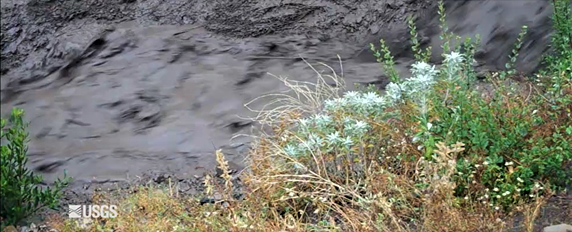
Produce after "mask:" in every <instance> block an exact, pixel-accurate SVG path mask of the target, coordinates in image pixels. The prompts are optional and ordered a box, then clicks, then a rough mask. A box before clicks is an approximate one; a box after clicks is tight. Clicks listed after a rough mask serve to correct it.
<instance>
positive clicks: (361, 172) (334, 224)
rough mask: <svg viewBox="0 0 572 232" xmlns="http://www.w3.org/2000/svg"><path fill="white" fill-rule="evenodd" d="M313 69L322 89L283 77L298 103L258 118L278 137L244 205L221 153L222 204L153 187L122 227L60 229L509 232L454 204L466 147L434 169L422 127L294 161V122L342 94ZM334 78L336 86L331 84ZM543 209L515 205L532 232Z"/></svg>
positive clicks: (257, 156)
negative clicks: (415, 136)
mask: <svg viewBox="0 0 572 232" xmlns="http://www.w3.org/2000/svg"><path fill="white" fill-rule="evenodd" d="M311 67H312V66H311ZM325 67H326V68H327V69H328V70H330V71H332V72H333V69H331V68H330V67H327V66H325ZM312 68H313V69H314V71H315V72H316V74H317V75H318V82H317V83H300V82H292V81H288V79H287V78H283V77H277V78H278V79H279V80H281V81H283V82H284V83H285V84H286V85H287V86H289V87H290V88H291V89H292V90H293V92H294V94H293V95H294V96H292V94H281V95H273V96H271V97H274V98H276V99H275V100H273V101H271V104H270V105H272V104H278V105H279V106H278V107H276V106H275V107H270V105H268V107H270V109H268V108H267V107H265V108H264V109H262V110H256V112H258V113H259V114H258V117H257V118H256V119H257V120H258V121H259V122H261V123H262V124H264V125H269V126H270V127H271V128H272V132H271V133H268V134H262V135H261V136H259V137H257V139H256V141H255V143H254V145H253V148H252V149H251V151H250V154H249V157H248V160H247V165H248V166H247V169H246V170H245V171H244V172H243V173H242V174H241V175H242V176H241V179H242V180H243V184H244V188H243V192H244V194H245V199H243V200H240V201H237V200H234V199H233V197H232V189H233V182H232V181H231V178H232V177H231V176H230V175H229V174H228V171H229V170H228V169H229V168H228V165H227V163H226V160H225V159H224V155H223V154H222V152H220V151H217V152H216V160H217V162H218V164H219V169H221V170H223V175H221V176H219V177H212V176H207V177H206V178H205V186H206V189H207V191H206V192H205V195H206V196H209V197H214V198H215V199H217V200H218V201H217V202H216V203H215V204H200V201H199V200H198V199H189V198H185V197H180V196H177V195H176V194H175V193H176V192H177V191H176V190H175V188H176V186H171V185H169V186H165V187H163V188H157V187H145V188H140V189H138V190H137V191H134V192H133V193H131V194H128V195H127V197H124V198H120V199H112V200H113V201H115V202H116V204H117V205H118V208H119V209H120V212H119V216H118V217H117V218H115V219H107V220H100V221H98V222H97V223H92V224H91V225H89V226H84V228H83V229H82V228H81V226H79V225H78V223H77V222H75V221H71V220H61V219H54V220H51V221H52V224H53V226H54V227H55V228H57V229H58V230H59V231H78V230H86V231H388V232H389V231H403V232H405V231H503V230H505V229H507V228H509V227H510V226H509V225H510V224H509V223H507V222H509V220H508V219H509V218H511V216H512V215H511V214H510V215H505V214H503V213H502V212H499V211H495V210H493V209H491V207H487V206H486V204H483V203H482V202H474V201H472V200H470V199H466V200H463V199H459V198H457V197H455V196H454V189H455V187H456V186H455V183H454V182H453V181H452V180H451V176H452V175H453V174H454V173H455V171H456V169H455V166H456V160H457V157H456V156H457V154H459V153H460V152H462V151H463V150H464V144H462V143H456V144H453V145H450V146H446V145H445V144H443V143H439V144H438V150H437V151H436V153H437V154H438V155H436V156H435V157H434V158H435V159H434V160H433V161H431V162H429V161H426V160H424V159H423V158H422V156H423V154H422V153H421V152H420V151H418V150H417V148H416V146H415V145H413V144H411V143H409V142H407V141H410V135H409V134H408V133H407V132H406V131H407V130H406V129H407V128H415V127H416V125H415V122H403V121H389V122H384V123H380V122H371V123H372V125H374V126H373V128H372V132H371V133H370V134H371V136H372V139H370V140H364V143H362V144H359V145H357V146H355V148H354V149H355V152H356V153H357V154H359V155H357V156H353V157H345V156H344V157H340V156H343V155H341V154H336V153H320V154H317V153H314V154H312V155H311V157H310V158H308V159H294V158H292V157H290V156H288V155H286V154H285V153H284V152H283V149H282V148H281V147H283V146H284V144H285V143H286V141H288V140H291V139H298V138H295V137H294V135H293V133H291V128H292V126H293V124H292V122H293V121H295V120H296V119H298V118H300V117H302V116H303V115H306V114H314V113H317V112H319V109H320V108H321V104H322V103H323V101H324V100H325V99H327V98H330V97H336V96H338V93H339V91H340V90H341V87H342V86H343V81H342V80H341V77H339V76H338V75H336V74H335V73H333V74H332V75H325V74H323V72H320V71H317V69H315V68H314V67H312ZM328 78H329V79H332V80H333V81H334V83H335V86H334V87H332V86H331V85H329V84H328V83H327V82H326V79H328ZM264 97H269V96H264ZM252 110H253V111H255V110H254V109H252ZM398 110H402V111H407V110H408V108H407V106H405V107H403V108H402V109H398ZM366 141H375V143H368V142H366ZM292 162H295V163H298V164H299V165H300V166H302V167H303V168H302V169H301V171H300V170H297V169H293V168H292V165H291V164H292ZM469 194H470V193H469ZM215 195H218V196H219V197H215ZM108 200H109V199H105V198H102V199H96V200H95V202H101V201H108ZM544 202H545V198H538V199H537V201H536V202H532V203H528V204H521V205H519V206H518V207H516V208H517V210H516V211H514V212H513V213H518V212H521V213H523V214H524V215H525V217H524V218H525V220H524V224H525V225H524V226H523V227H522V229H523V230H526V231H532V228H533V223H534V219H535V218H536V217H537V216H538V211H539V207H540V206H541V205H542V204H543V203H544ZM94 225H99V226H94Z"/></svg>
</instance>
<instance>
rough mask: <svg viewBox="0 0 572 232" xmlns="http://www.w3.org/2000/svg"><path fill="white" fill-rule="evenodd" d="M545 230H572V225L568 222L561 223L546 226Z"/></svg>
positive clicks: (565, 231)
mask: <svg viewBox="0 0 572 232" xmlns="http://www.w3.org/2000/svg"><path fill="white" fill-rule="evenodd" d="M542 231H543V232H572V226H571V225H567V224H560V225H554V226H548V227H544V230H542Z"/></svg>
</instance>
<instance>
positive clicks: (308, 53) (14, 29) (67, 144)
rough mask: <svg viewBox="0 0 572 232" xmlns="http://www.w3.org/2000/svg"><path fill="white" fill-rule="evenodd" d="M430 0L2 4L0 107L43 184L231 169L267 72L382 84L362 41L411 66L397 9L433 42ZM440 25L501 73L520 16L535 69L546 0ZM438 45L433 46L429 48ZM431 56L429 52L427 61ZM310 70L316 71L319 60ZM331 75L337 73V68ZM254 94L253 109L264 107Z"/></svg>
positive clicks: (458, 13)
mask: <svg viewBox="0 0 572 232" xmlns="http://www.w3.org/2000/svg"><path fill="white" fill-rule="evenodd" d="M435 5H436V2H435V1H413V0H394V1H374V0H363V1H357V2H356V1H353V0H347V1H346V0H315V1H285V0H284V1H271V0H267V1H246V0H245V1H232V2H230V1H222V0H218V1H177V0H172V1H158V0H157V1H154V0H152V1H151V0H147V1H141V0H140V1H125V0H116V1H100V0H90V1H63V0H52V1H40V0H35V1H25V0H20V1H16V0H12V1H3V2H2V22H1V32H2V38H1V47H2V63H1V66H2V74H3V75H2V114H3V115H4V114H5V113H6V112H7V111H9V110H10V108H11V107H20V108H23V109H25V110H26V114H27V119H28V120H29V121H30V122H31V124H30V136H31V139H32V141H31V143H30V154H29V157H30V165H31V167H32V168H33V169H34V170H36V171H37V172H39V173H42V174H44V176H46V178H47V180H48V181H50V180H53V178H54V177H55V176H56V175H59V174H61V173H62V172H63V170H66V171H67V173H68V174H69V175H70V176H73V177H74V178H75V183H87V182H109V183H112V182H122V181H125V180H128V179H132V178H133V177H134V176H138V175H141V174H142V173H145V172H146V171H149V170H155V171H161V172H165V173H173V174H177V175H180V176H183V177H181V178H184V177H189V178H190V177H192V176H194V175H201V174H202V173H204V172H205V171H206V170H212V169H213V167H214V155H213V153H214V150H215V149H218V148H222V149H223V150H224V151H225V153H226V154H227V157H228V159H229V160H230V162H231V163H233V166H234V168H236V169H240V168H241V166H242V159H243V157H244V154H245V152H246V151H247V149H248V144H249V141H250V139H249V138H248V137H239V138H237V139H234V140H232V141H231V138H232V137H233V136H235V135H239V134H244V133H250V126H252V125H253V124H252V123H251V122H250V121H248V120H247V119H244V118H245V117H249V116H254V115H253V114H252V112H249V111H247V110H246V109H245V108H244V107H243V104H244V103H246V102H248V101H250V100H252V99H253V98H255V97H258V96H261V95H263V94H266V93H273V92H276V91H281V90H285V89H284V87H283V86H282V85H281V83H280V82H279V81H278V80H276V79H275V78H274V77H271V76H270V75H267V74H266V73H267V72H270V73H273V74H276V75H282V76H288V77H291V78H292V79H296V80H306V81H313V80H314V79H315V73H314V72H313V70H312V69H310V68H309V67H308V65H307V64H306V63H305V62H304V61H303V60H301V59H299V56H300V55H301V56H302V57H304V58H306V59H307V60H308V61H310V62H313V63H315V62H316V61H322V62H326V63H328V64H330V65H332V67H333V68H334V69H336V70H337V71H341V70H342V69H340V68H339V65H338V64H337V60H336V54H339V55H340V56H341V57H342V59H343V75H344V76H345V78H346V81H347V82H348V85H349V86H352V84H353V83H364V84H365V83H373V84H378V85H379V86H383V85H384V84H385V83H386V82H387V80H386V78H385V77H384V76H383V74H382V73H381V70H380V67H379V65H378V64H376V63H374V60H373V59H372V56H371V54H370V53H369V52H368V51H367V50H366V51H364V48H366V47H367V44H368V43H369V42H374V41H377V40H379V38H384V39H386V40H387V41H388V43H389V45H390V47H391V48H392V52H393V53H394V54H395V55H396V56H397V57H398V63H399V66H400V67H401V69H405V68H406V67H407V65H408V64H410V62H411V54H410V52H409V42H408V41H409V37H408V36H409V35H408V31H407V28H406V22H405V19H406V16H407V15H408V14H414V15H416V16H417V18H418V21H417V24H418V27H419V30H420V34H421V36H422V42H423V43H424V44H426V45H432V46H433V47H434V48H438V47H439V46H438V45H439V38H438V32H439V31H438V15H437V14H436V12H437V11H436V6H435ZM447 9H448V12H449V17H448V20H449V27H450V28H451V29H452V30H453V31H454V32H456V33H458V34H460V35H461V36H469V35H470V36H472V35H474V34H477V33H478V34H481V40H482V45H483V46H482V47H481V50H480V51H479V53H478V57H477V58H478V61H479V69H485V70H495V69H498V68H502V67H503V66H504V63H505V61H506V59H507V57H508V54H509V51H510V50H511V49H512V46H513V44H514V41H515V40H516V37H517V35H518V33H519V31H520V28H521V26H522V25H523V24H526V25H528V27H529V34H528V36H527V37H526V40H525V42H524V44H523V50H522V51H521V52H520V56H519V60H520V61H519V67H520V69H521V70H522V71H525V72H530V71H533V70H535V69H536V68H537V67H538V64H539V59H540V55H541V53H542V52H544V51H545V50H546V44H547V41H548V35H549V32H550V18H549V15H550V13H551V7H550V6H549V2H548V1H486V0H482V1H448V4H447ZM437 50H438V49H437ZM438 54H439V53H436V56H435V61H438ZM318 68H319V69H320V70H326V69H325V68H323V67H318ZM340 74H341V73H340ZM262 104H264V102H260V103H259V105H258V106H262Z"/></svg>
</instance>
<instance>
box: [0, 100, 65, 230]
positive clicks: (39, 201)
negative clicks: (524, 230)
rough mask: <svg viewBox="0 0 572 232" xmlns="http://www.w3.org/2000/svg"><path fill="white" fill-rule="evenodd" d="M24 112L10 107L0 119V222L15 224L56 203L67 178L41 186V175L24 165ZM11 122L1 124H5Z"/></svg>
mask: <svg viewBox="0 0 572 232" xmlns="http://www.w3.org/2000/svg"><path fill="white" fill-rule="evenodd" d="M23 117H24V112H23V111H22V110H21V109H13V110H12V114H11V115H10V118H9V120H5V119H1V121H0V124H1V132H0V133H1V138H2V150H1V159H0V173H1V174H0V199H2V202H1V206H0V219H1V222H2V226H5V225H15V224H17V223H18V222H20V221H22V220H24V219H26V217H28V216H30V215H32V214H34V213H36V212H37V211H38V210H40V209H42V208H44V207H56V206H58V199H59V197H60V196H61V190H62V189H63V188H64V187H65V186H66V185H67V183H68V182H69V179H67V178H65V179H63V180H59V179H58V180H57V181H56V182H55V183H54V186H53V187H48V188H44V189H43V188H41V187H39V186H38V185H39V184H40V183H41V182H42V177H41V176H40V175H36V174H34V173H32V171H30V170H29V169H28V168H27V167H26V164H27V161H28V159H27V157H26V153H27V151H28V149H27V146H26V143H27V142H28V141H27V138H28V133H27V132H26V127H27V124H26V123H25V122H24V120H23ZM7 123H9V124H11V125H10V127H9V128H5V127H6V124H7Z"/></svg>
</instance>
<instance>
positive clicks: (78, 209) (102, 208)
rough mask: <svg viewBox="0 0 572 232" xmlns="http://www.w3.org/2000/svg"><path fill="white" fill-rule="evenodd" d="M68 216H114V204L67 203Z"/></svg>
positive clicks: (115, 215) (115, 209)
mask: <svg viewBox="0 0 572 232" xmlns="http://www.w3.org/2000/svg"><path fill="white" fill-rule="evenodd" d="M68 216H69V218H115V217H117V206H115V205H69V210H68Z"/></svg>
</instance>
